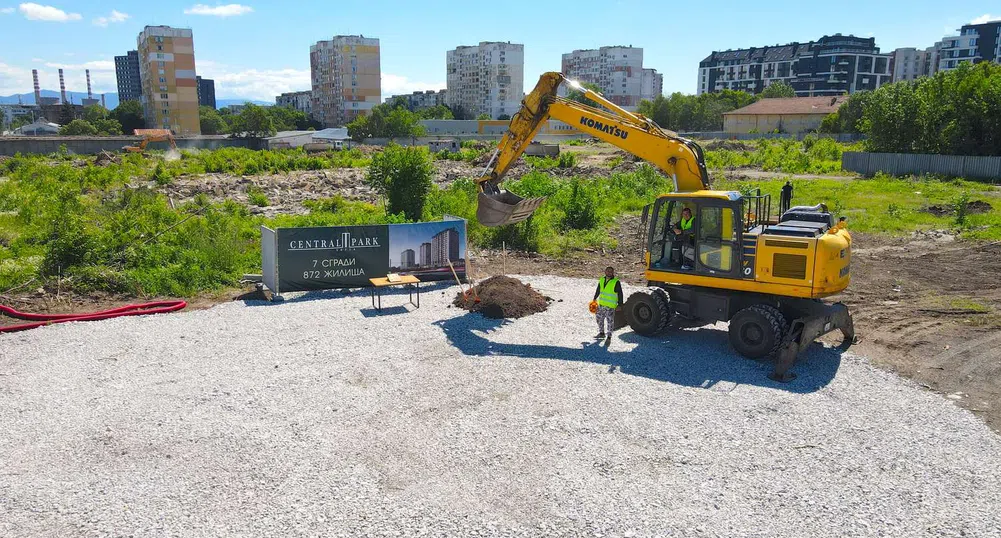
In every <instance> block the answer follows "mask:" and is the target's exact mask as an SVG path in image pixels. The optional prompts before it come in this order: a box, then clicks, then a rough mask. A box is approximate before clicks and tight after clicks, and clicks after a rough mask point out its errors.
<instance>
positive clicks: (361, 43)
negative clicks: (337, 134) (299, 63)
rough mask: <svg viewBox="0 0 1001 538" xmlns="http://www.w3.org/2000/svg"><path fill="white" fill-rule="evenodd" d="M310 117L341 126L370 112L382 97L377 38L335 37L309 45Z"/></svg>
mask: <svg viewBox="0 0 1001 538" xmlns="http://www.w3.org/2000/svg"><path fill="white" fill-rule="evenodd" d="M309 67H310V76H311V79H312V104H311V108H312V112H313V117H314V118H315V119H316V120H317V121H319V122H320V123H321V124H323V126H324V127H341V126H344V125H346V124H347V123H349V122H350V121H351V120H353V119H355V117H357V116H359V115H364V114H367V113H369V112H370V111H371V110H372V108H373V107H375V106H376V105H378V104H379V100H380V99H381V98H382V82H381V77H382V70H381V67H380V57H379V40H378V38H372V37H365V36H344V35H339V36H334V38H333V39H331V40H329V41H317V42H316V44H315V45H312V46H311V47H309Z"/></svg>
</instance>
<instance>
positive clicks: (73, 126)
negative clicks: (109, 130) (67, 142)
mask: <svg viewBox="0 0 1001 538" xmlns="http://www.w3.org/2000/svg"><path fill="white" fill-rule="evenodd" d="M59 134H60V135H63V136H94V135H96V134H97V128H96V127H94V126H93V125H91V123H90V122H88V121H85V120H73V121H71V122H69V123H68V124H66V125H64V126H62V127H61V128H60V129H59Z"/></svg>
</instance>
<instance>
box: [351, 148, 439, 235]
mask: <svg viewBox="0 0 1001 538" xmlns="http://www.w3.org/2000/svg"><path fill="white" fill-rule="evenodd" d="M433 174H434V168H433V166H432V164H431V157H430V155H428V151H427V149H425V148H419V147H409V148H407V147H402V146H399V145H396V144H390V145H389V146H387V147H386V149H385V150H384V151H383V152H382V153H380V154H377V155H375V157H373V158H372V164H370V165H369V167H368V174H367V175H366V177H365V181H366V183H368V185H369V186H371V187H372V188H373V189H375V190H376V191H377V192H378V193H380V194H382V195H383V196H385V197H386V201H387V212H388V213H390V214H394V215H395V214H402V215H403V216H404V217H405V218H407V219H408V220H412V221H417V220H420V219H421V216H422V215H423V214H424V204H425V202H426V201H427V197H428V193H429V192H430V191H431V186H432V184H433V183H432V180H431V178H432V175H433Z"/></svg>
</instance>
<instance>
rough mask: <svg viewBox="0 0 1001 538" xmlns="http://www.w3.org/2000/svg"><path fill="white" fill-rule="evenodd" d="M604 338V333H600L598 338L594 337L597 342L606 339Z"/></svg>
mask: <svg viewBox="0 0 1001 538" xmlns="http://www.w3.org/2000/svg"><path fill="white" fill-rule="evenodd" d="M604 337H605V333H603V332H600V333H598V336H595V337H594V339H595V340H601V339H602V338H604Z"/></svg>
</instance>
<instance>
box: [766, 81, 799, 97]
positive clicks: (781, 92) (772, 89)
mask: <svg viewBox="0 0 1001 538" xmlns="http://www.w3.org/2000/svg"><path fill="white" fill-rule="evenodd" d="M761 97H762V98H764V99H769V98H772V97H796V90H794V89H792V86H790V85H789V84H788V83H786V82H785V81H782V80H780V81H778V82H773V83H771V84H769V85H768V86H765V89H764V91H762V92H761Z"/></svg>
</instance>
